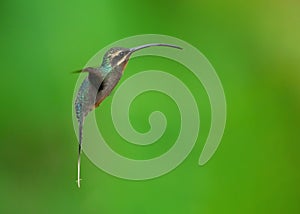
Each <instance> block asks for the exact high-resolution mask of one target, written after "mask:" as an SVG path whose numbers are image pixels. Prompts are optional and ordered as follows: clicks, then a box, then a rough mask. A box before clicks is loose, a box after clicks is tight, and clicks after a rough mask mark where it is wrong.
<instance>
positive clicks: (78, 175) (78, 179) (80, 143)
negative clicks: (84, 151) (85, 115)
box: [77, 120, 83, 188]
mask: <svg viewBox="0 0 300 214" xmlns="http://www.w3.org/2000/svg"><path fill="white" fill-rule="evenodd" d="M82 129H83V120H80V121H79V144H78V161H77V186H78V188H80V180H81V179H80V157H81V145H82Z"/></svg>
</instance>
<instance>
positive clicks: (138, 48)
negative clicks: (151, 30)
mask: <svg viewBox="0 0 300 214" xmlns="http://www.w3.org/2000/svg"><path fill="white" fill-rule="evenodd" d="M153 46H165V47H171V48H177V49H181V50H182V48H181V47H179V46H176V45H170V44H164V43H152V44H146V45H141V46H137V47H134V48H130V49H129V50H130V53H133V52H135V51H138V50H141V49H144V48H148V47H153Z"/></svg>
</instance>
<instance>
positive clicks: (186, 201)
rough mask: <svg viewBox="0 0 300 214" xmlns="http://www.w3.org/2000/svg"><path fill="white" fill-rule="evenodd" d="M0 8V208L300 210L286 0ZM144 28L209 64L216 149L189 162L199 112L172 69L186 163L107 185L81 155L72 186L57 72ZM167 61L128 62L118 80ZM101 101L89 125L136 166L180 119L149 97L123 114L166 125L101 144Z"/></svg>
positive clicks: (68, 89) (295, 57)
mask: <svg viewBox="0 0 300 214" xmlns="http://www.w3.org/2000/svg"><path fill="white" fill-rule="evenodd" d="M0 8H1V14H0V26H1V34H0V38H1V40H0V41H1V44H0V45H1V46H0V47H1V48H0V52H1V53H0V54H1V55H0V56H1V69H2V72H1V73H2V77H1V84H0V90H1V98H0V99H1V113H0V116H1V122H0V128H1V132H0V133H1V135H0V140H1V149H0V170H1V171H0V187H1V189H0V192H1V193H0V213H72V214H75V213H133V214H134V213H300V203H299V199H300V184H299V181H300V173H299V164H300V158H299V148H300V140H299V139H300V137H299V128H300V113H299V112H300V63H299V62H300V12H299V11H300V3H299V2H297V1H279V0H276V1H266V0H264V1H260V0H255V1H249V2H247V3H246V2H245V1H234V0H233V1H205V2H203V1H195V0H194V1H191V0H185V1H179V0H178V1H174V0H173V1H153V0H152V1H137V0H136V1H119V2H117V1H106V2H104V1H96V0H94V1H81V2H77V1H58V0H53V1H38V0H28V1H15V0H12V1H5V2H4V1H2V2H1V3H0ZM145 33H155V34H166V35H171V36H175V37H178V38H180V39H182V40H185V41H187V42H188V43H190V44H192V45H194V46H195V47H197V48H198V49H199V50H200V51H201V52H202V53H203V54H205V55H206V57H207V58H208V59H209V60H210V62H211V63H212V64H213V65H214V67H215V69H216V71H217V73H218V75H219V77H220V79H221V81H222V83H223V87H224V90H225V94H226V99H227V105H228V115H227V116H228V117H227V126H226V130H225V133H224V137H223V140H222V143H221V146H220V147H219V149H218V150H217V152H216V154H215V155H214V157H213V158H212V159H211V160H210V161H209V162H208V163H207V164H206V165H205V166H203V167H199V166H198V165H197V161H198V157H199V154H200V152H201V149H202V147H203V144H204V141H205V138H206V136H207V133H208V127H209V121H210V117H209V113H210V112H209V104H208V99H207V96H206V94H205V91H204V90H203V88H202V86H201V85H200V84H199V83H198V82H197V81H195V80H194V78H193V76H191V75H189V74H186V73H185V72H188V71H184V69H183V71H184V72H182V73H180V72H178V73H176V74H175V75H176V76H178V77H181V75H182V77H181V78H182V79H183V80H184V81H185V83H186V84H187V85H189V87H190V88H191V90H192V91H193V93H194V95H195V96H196V99H197V102H198V104H199V109H200V110H201V119H202V120H201V133H200V136H199V140H198V141H197V144H196V146H195V148H194V149H193V151H192V153H191V154H190V155H189V157H188V158H187V159H186V160H185V161H184V162H183V163H182V164H181V165H180V166H179V167H178V168H176V170H174V171H172V172H171V173H169V174H167V175H165V176H163V177H160V178H158V179H153V180H150V181H139V182H136V181H127V180H122V179H119V178H115V177H112V176H111V175H108V174H106V173H104V172H103V171H101V170H100V169H98V168H97V167H95V166H94V165H93V164H92V163H91V162H90V161H89V160H88V159H87V158H86V157H85V156H84V157H83V160H82V175H83V178H84V180H83V181H82V188H81V189H78V188H77V186H76V183H75V176H76V158H77V141H76V136H75V133H74V130H73V125H72V114H71V112H72V96H73V89H74V86H75V83H76V80H77V76H76V75H71V74H70V72H71V71H73V70H77V69H79V68H82V67H83V66H84V65H85V63H86V62H87V61H88V60H89V59H90V57H92V56H93V55H94V54H95V53H96V52H97V51H98V50H100V49H101V48H102V47H104V46H106V45H108V44H110V43H112V42H114V41H116V40H119V39H122V38H125V37H128V36H132V35H136V34H145ZM176 66H177V64H176V63H175V62H170V61H167V60H165V59H161V58H156V57H149V58H143V59H142V58H141V59H134V60H132V62H130V63H129V65H128V66H127V69H126V72H125V76H124V79H125V78H126V77H129V76H131V75H132V74H134V73H136V72H138V71H139V70H142V69H144V70H148V69H161V70H169V69H173V68H176ZM183 73H184V74H183ZM124 79H123V81H124ZM147 96H149V97H147ZM157 100H160V101H159V103H158V102H156V101H157ZM110 104H111V97H110V98H108V99H107V100H106V101H105V102H104V103H103V106H102V107H101V108H99V109H97V117H98V123H102V124H107V126H105V131H106V132H105V133H106V134H104V136H106V137H107V138H108V139H112V141H111V147H112V148H114V149H115V150H116V151H118V152H119V153H122V154H124V155H127V156H128V157H132V158H138V159H143V158H144V159H146V158H149V157H153V156H155V155H159V154H162V153H163V152H165V151H166V150H167V149H168V148H170V146H172V140H174V139H175V138H176V130H178V127H179V125H180V123H179V115H178V110H177V109H176V105H175V104H174V103H173V102H172V101H171V100H169V99H168V98H167V97H165V96H164V95H161V94H158V93H152V94H151V93H149V94H145V95H142V96H140V97H139V98H137V100H136V102H134V103H133V105H132V111H131V113H130V114H131V116H132V122H133V124H134V126H135V127H136V129H137V130H139V131H147V129H148V128H149V127H148V124H147V116H148V115H149V112H151V111H153V110H157V109H160V110H161V111H164V112H165V114H166V116H167V117H168V120H169V124H170V125H171V127H169V129H168V130H167V131H168V132H167V133H166V136H165V137H164V140H163V141H159V142H157V145H155V144H154V145H151V146H149V147H148V148H147V147H145V148H139V147H138V146H133V145H130V144H128V143H126V142H124V140H122V138H121V137H120V136H115V135H110V133H115V131H114V130H113V126H112V124H111V118H110V116H109V114H110V111H109V108H110ZM172 119H174V121H173V122H172ZM174 130H175V131H174ZM172 131H173V132H172ZM172 133H173V134H172ZM166 139H170V140H169V141H168V140H166ZM164 142H165V143H164ZM158 145H160V146H158ZM147 149H149V150H147Z"/></svg>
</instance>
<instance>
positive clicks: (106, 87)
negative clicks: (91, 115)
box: [95, 71, 122, 108]
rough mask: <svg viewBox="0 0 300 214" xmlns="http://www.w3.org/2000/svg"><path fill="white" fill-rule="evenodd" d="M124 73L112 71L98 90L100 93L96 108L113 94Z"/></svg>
mask: <svg viewBox="0 0 300 214" xmlns="http://www.w3.org/2000/svg"><path fill="white" fill-rule="evenodd" d="M121 76H122V72H117V71H112V72H110V73H108V74H107V75H106V76H105V78H104V80H103V81H102V83H101V85H100V87H99V88H98V93H97V96H96V101H95V108H97V107H98V106H99V105H100V103H101V102H102V101H103V100H104V99H105V98H106V97H107V96H108V95H110V93H111V92H112V90H113V89H114V88H115V87H116V85H117V84H118V82H119V80H120V79H121Z"/></svg>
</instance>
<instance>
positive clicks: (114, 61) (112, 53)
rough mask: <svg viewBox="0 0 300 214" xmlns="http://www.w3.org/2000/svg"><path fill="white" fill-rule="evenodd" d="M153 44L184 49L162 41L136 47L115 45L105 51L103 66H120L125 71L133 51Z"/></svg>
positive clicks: (111, 67) (112, 67)
mask: <svg viewBox="0 0 300 214" xmlns="http://www.w3.org/2000/svg"><path fill="white" fill-rule="evenodd" d="M153 46H166V47H171V48H177V49H182V48H181V47H178V46H175V45H169V44H162V43H152V44H146V45H141V46H137V47H134V48H122V47H114V48H111V49H109V50H108V51H107V52H106V53H105V55H104V57H103V62H102V65H101V67H103V68H107V69H108V68H110V69H114V68H120V69H121V70H122V71H123V70H124V68H125V66H126V64H127V62H128V60H129V59H130V56H131V54H132V53H134V52H135V51H138V50H141V49H144V48H148V47H153Z"/></svg>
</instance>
